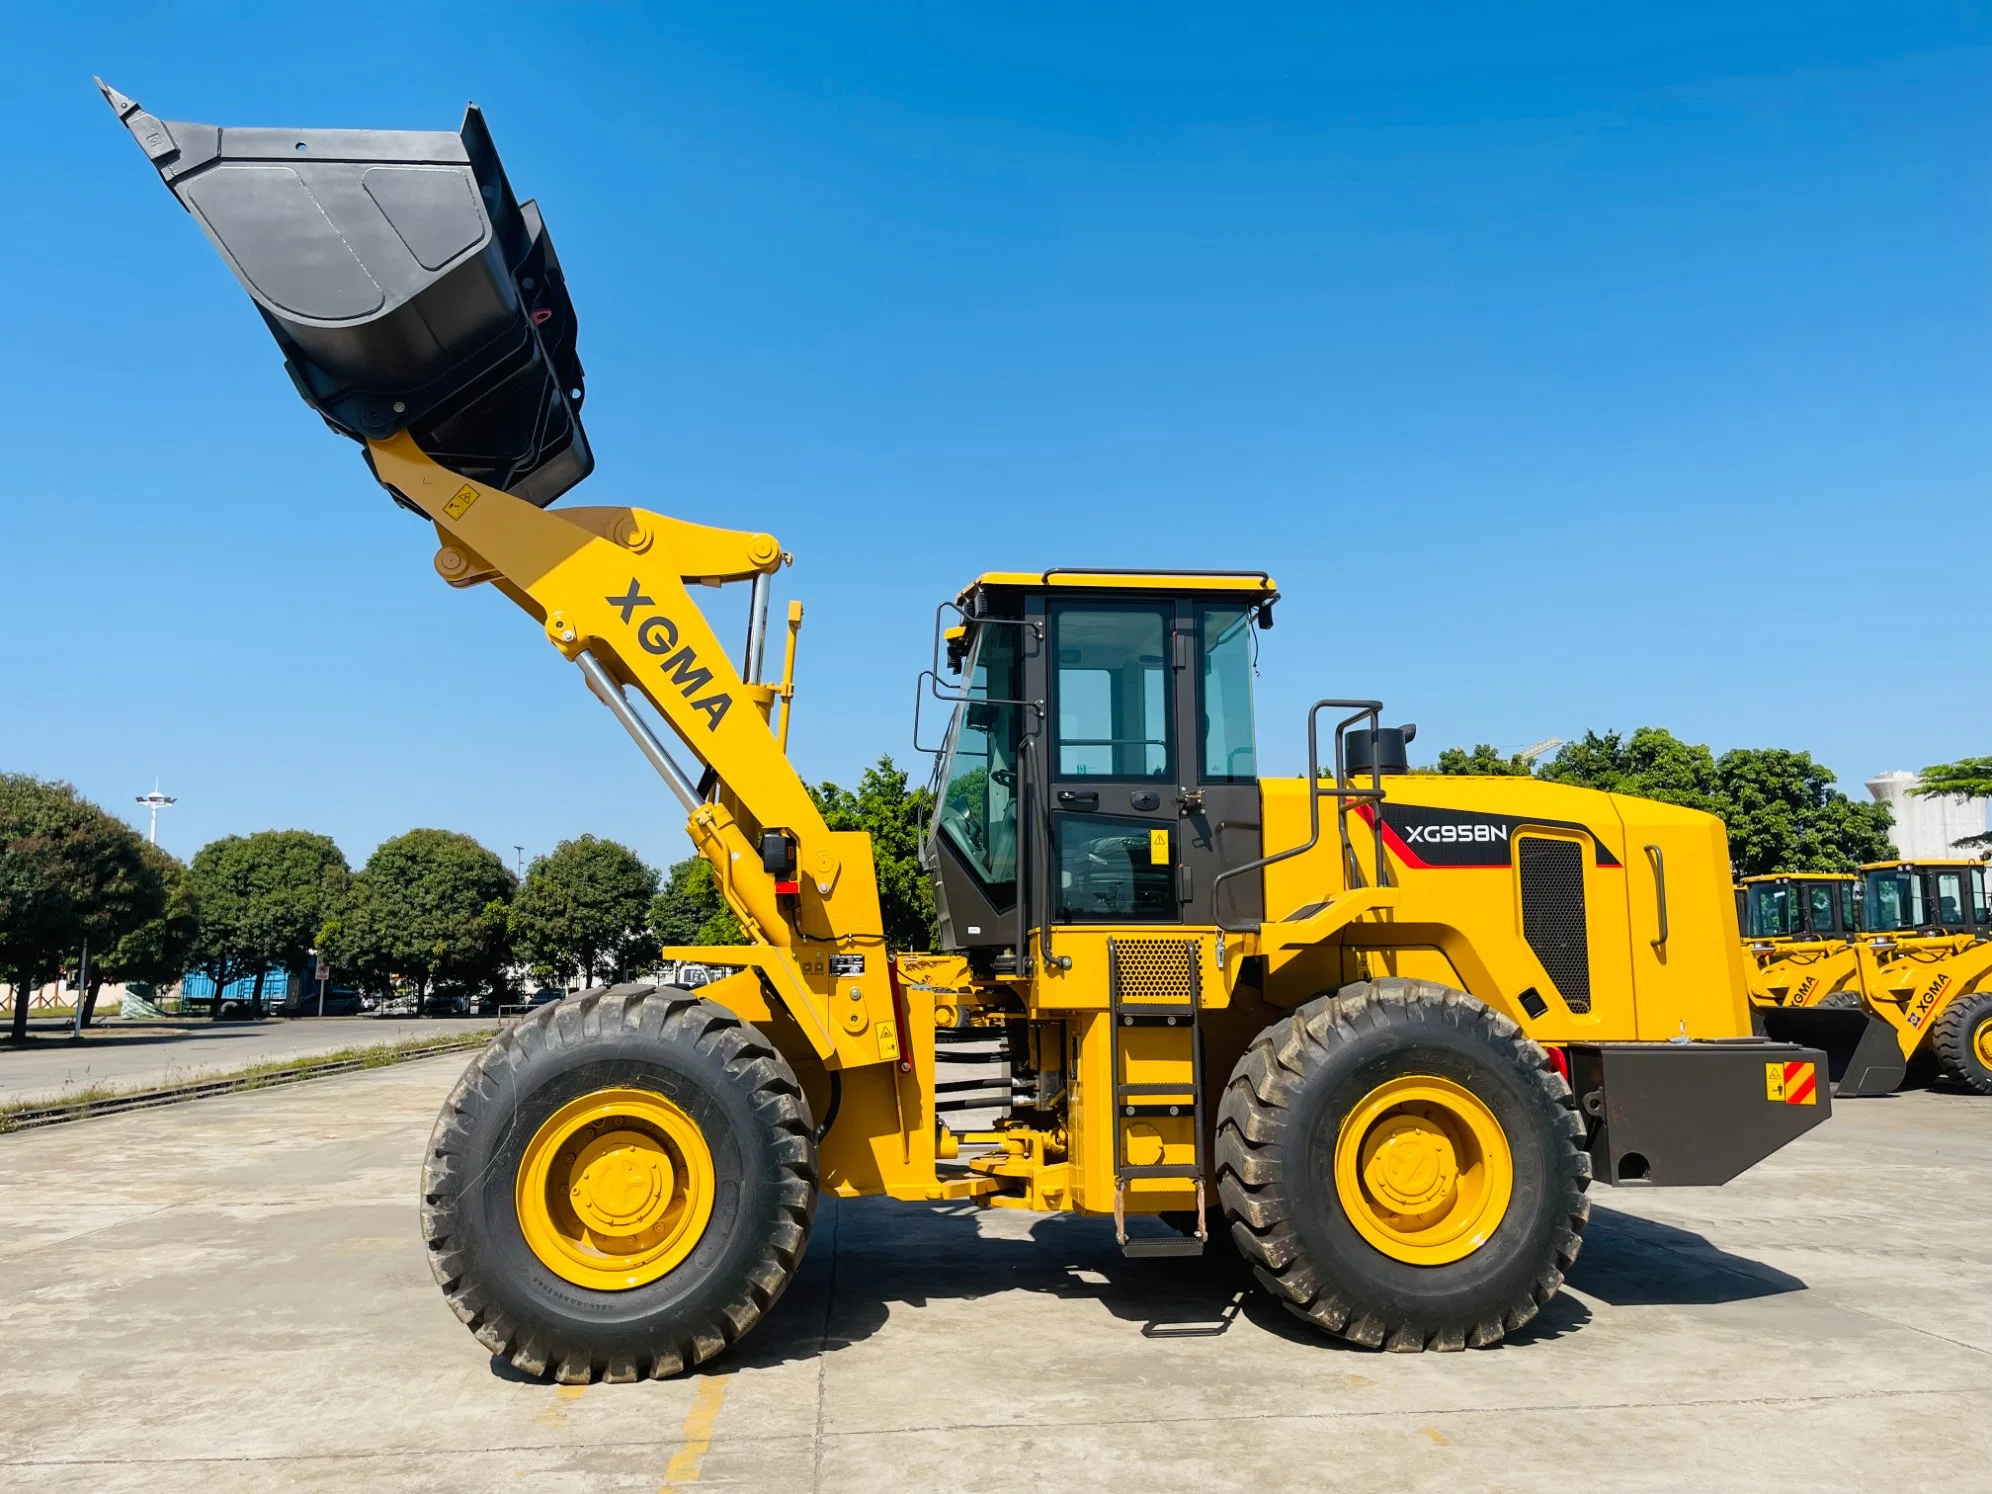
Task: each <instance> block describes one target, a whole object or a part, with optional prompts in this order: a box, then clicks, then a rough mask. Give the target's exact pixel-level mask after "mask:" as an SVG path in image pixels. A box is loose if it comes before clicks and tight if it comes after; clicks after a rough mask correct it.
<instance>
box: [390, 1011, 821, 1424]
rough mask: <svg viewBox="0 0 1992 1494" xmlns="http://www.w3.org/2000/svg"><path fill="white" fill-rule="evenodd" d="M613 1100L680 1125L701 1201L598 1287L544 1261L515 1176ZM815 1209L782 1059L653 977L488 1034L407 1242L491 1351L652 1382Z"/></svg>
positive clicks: (789, 1271)
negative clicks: (691, 1223) (700, 1183)
mask: <svg viewBox="0 0 1992 1494" xmlns="http://www.w3.org/2000/svg"><path fill="white" fill-rule="evenodd" d="M615 1094H622V1095H626V1096H632V1095H633V1096H636V1097H639V1098H640V1101H641V1103H643V1104H649V1105H653V1106H655V1107H656V1108H657V1110H658V1111H659V1113H665V1114H668V1115H671V1116H673V1117H678V1118H682V1119H681V1120H678V1121H677V1122H676V1123H678V1124H681V1125H688V1126H690V1127H691V1132H690V1133H689V1134H690V1136H691V1138H692V1139H691V1143H690V1150H691V1151H692V1152H694V1153H697V1154H698V1170H699V1171H700V1172H701V1174H702V1175H703V1176H704V1178H705V1180H706V1183H705V1186H704V1187H703V1189H702V1192H701V1195H700V1196H701V1197H702V1198H703V1199H704V1206H705V1207H706V1208H707V1209H709V1210H710V1213H709V1217H702V1218H701V1219H700V1221H699V1222H698V1224H697V1226H696V1229H694V1230H692V1231H691V1239H690V1242H689V1243H688V1244H687V1247H686V1253H685V1254H684V1255H683V1257H682V1259H679V1260H678V1261H677V1263H676V1264H674V1265H670V1266H669V1267H668V1268H665V1269H663V1271H662V1274H661V1275H658V1276H656V1277H655V1278H654V1279H648V1280H644V1281H642V1283H641V1284H640V1285H636V1286H632V1287H629V1288H627V1289H616V1290H600V1289H596V1288H594V1287H590V1286H587V1285H581V1284H577V1282H576V1280H575V1276H576V1271H575V1269H574V1268H572V1267H568V1268H565V1269H563V1270H561V1271H556V1270H554V1269H549V1265H548V1257H549V1254H550V1253H551V1252H550V1250H549V1247H547V1246H546V1245H545V1244H544V1243H543V1241H544V1239H545V1237H546V1229H547V1226H546V1224H545V1222H544V1221H543V1220H536V1221H535V1229H536V1230H537V1233H536V1234H535V1235H534V1236H533V1237H532V1238H531V1239H529V1237H528V1229H527V1226H526V1225H525V1224H524V1223H522V1219H521V1211H522V1208H529V1207H530V1206H529V1205H526V1204H522V1202H521V1200H522V1199H523V1198H527V1197H529V1196H530V1194H529V1193H528V1192H527V1191H524V1185H522V1184H521V1182H520V1178H521V1168H522V1166H524V1165H525V1159H527V1158H528V1157H529V1156H531V1155H533V1154H534V1153H535V1150H536V1149H539V1148H541V1138H542V1137H544V1136H545V1135H546V1134H547V1128H548V1127H552V1126H557V1125H559V1124H560V1123H561V1117H562V1116H563V1115H565V1114H568V1113H570V1112H571V1111H572V1110H573V1108H574V1107H575V1106H576V1105H577V1104H578V1103H581V1102H583V1101H589V1097H591V1096H596V1095H615ZM590 1103H592V1101H590ZM621 1124H622V1123H621V1122H620V1121H617V1122H606V1123H601V1124H598V1125H593V1126H591V1127H589V1128H585V1129H584V1130H582V1131H581V1132H579V1133H578V1136H579V1138H580V1140H579V1141H577V1142H576V1143H575V1145H577V1146H578V1145H579V1144H580V1143H581V1142H585V1141H586V1140H587V1138H588V1137H590V1136H597V1135H599V1136H601V1137H602V1140H601V1141H600V1142H599V1143H598V1145H599V1146H607V1145H609V1144H610V1143H612V1142H613V1141H614V1140H615V1138H616V1136H617V1135H621V1134H625V1133H623V1132H619V1131H618V1132H613V1134H611V1128H612V1127H614V1126H619V1125H621ZM632 1124H634V1123H632ZM539 1154H540V1155H542V1156H544V1152H543V1151H541V1152H540V1153H539ZM582 1155H583V1156H584V1158H585V1156H586V1155H588V1154H587V1153H583V1154H582ZM570 1160H571V1158H570ZM612 1160H613V1159H612ZM679 1162H680V1164H681V1165H680V1167H679V1168H678V1175H680V1176H682V1175H684V1174H686V1172H687V1164H686V1163H685V1158H684V1157H683V1156H682V1155H681V1156H680V1158H679ZM661 1175H662V1176H663V1177H665V1178H667V1179H669V1178H672V1177H673V1175H674V1174H673V1170H672V1169H671V1167H670V1166H668V1165H667V1166H665V1167H664V1168H662V1169H661ZM576 1176H578V1174H577V1175H576ZM666 1186H669V1185H668V1184H667V1185H666ZM679 1186H681V1187H686V1188H689V1187H690V1186H691V1185H690V1184H688V1183H681V1184H679ZM558 1189H559V1185H555V1195H557V1194H558ZM578 1192H579V1189H578V1186H577V1196H578ZM550 1196H554V1195H550ZM815 1213H816V1142H815V1139H814V1136H813V1134H812V1131H811V1128H810V1124H809V1115H808V1110H807V1106H806V1104H805V1101H804V1099H803V1094H802V1087H801V1086H800V1085H799V1084H798V1083H797V1082H796V1077H795V1073H794V1071H793V1070H791V1069H790V1067H789V1065H788V1063H787V1061H786V1060H785V1059H783V1058H782V1056H781V1055H780V1054H779V1053H778V1052H776V1051H775V1049H774V1047H773V1045H772V1044H770V1043H769V1042H767V1040H766V1039H765V1038H763V1037H762V1036H761V1034H760V1033H759V1032H757V1031H756V1030H755V1029H754V1028H752V1027H751V1026H749V1025H748V1024H746V1023H745V1022H742V1021H741V1020H740V1018H738V1017H736V1016H734V1015H733V1013H731V1012H729V1011H727V1010H726V1009H725V1008H724V1007H721V1006H719V1005H717V1004H715V1003H713V1002H710V1001H704V1000H701V999H700V998H698V997H696V996H694V995H692V994H691V993H689V992H687V991H683V990H680V989H677V988H675V987H669V986H648V985H629V986H616V987H612V988H610V989H607V990H597V991H590V992H586V993H584V994H582V995H579V996H575V997H572V998H570V999H568V1000H566V1001H562V1002H558V1003H555V1004H553V1005H550V1006H546V1007H543V1008H541V1009H540V1010H539V1011H538V1012H536V1013H534V1014H533V1015H532V1016H530V1017H528V1018H526V1019H525V1020H524V1021H523V1022H521V1023H519V1024H518V1025H517V1026H515V1027H512V1028H508V1029H507V1030H505V1031H503V1032H501V1033H500V1034H499V1035H498V1037H497V1038H496V1039H494V1040H493V1042H492V1043H491V1045H490V1046H489V1047H488V1048H486V1049H485V1050H484V1052H483V1053H482V1054H480V1055H479V1057H478V1058H477V1061H476V1062H474V1063H473V1064H471V1066H470V1067H469V1068H468V1069H467V1070H466V1071H465V1072H464V1075H463V1078H462V1079H461V1080H459V1081H458V1083H457V1086H456V1089H455V1091H454V1092H453V1093H452V1094H451V1095H450V1098H449V1100H448V1101H447V1102H446V1103H445V1104H444V1106H443V1110H442V1114H441V1115H440V1116H439V1117H437V1120H436V1129H435V1132H434V1134H433V1135H432V1136H431V1138H430V1142H429V1151H428V1155H427V1159H426V1162H425V1164H424V1166H423V1171H422V1228H423V1238H424V1239H425V1240H426V1241H427V1243H428V1248H429V1266H430V1269H431V1271H433V1272H434V1274H435V1278H436V1281H437V1283H438V1284H439V1285H440V1286H441V1287H442V1289H443V1294H444V1296H445V1297H446V1298H447V1299H448V1301H449V1304H450V1308H451V1310H452V1311H454V1312H455V1313H456V1315H457V1317H458V1318H459V1319H461V1320H462V1321H463V1323H464V1325H465V1326H466V1327H468V1328H469V1329H470V1331H471V1332H472V1333H473V1334H474V1335H475V1336H476V1338H477V1341H478V1342H479V1343H481V1344H482V1345H484V1347H485V1348H487V1349H489V1350H490V1351H491V1353H492V1354H494V1355H496V1356H497V1357H499V1358H501V1359H505V1360H508V1361H509V1362H510V1363H511V1364H512V1365H513V1366H514V1367H515V1368H517V1369H520V1370H523V1371H524V1372H526V1373H527V1374H530V1375H547V1374H551V1375H552V1377H553V1378H554V1379H556V1380H558V1381H560V1382H561V1383H562V1384H564V1385H585V1384H587V1383H589V1382H590V1381H592V1380H596V1379H603V1380H612V1381H629V1380H636V1379H640V1378H644V1377H650V1378H655V1379H663V1378H666V1377H668V1376H671V1375H675V1374H679V1373H681V1372H682V1371H684V1370H686V1369H689V1368H690V1367H691V1366H693V1365H695V1364H700V1363H703V1362H704V1361H706V1360H708V1359H711V1358H712V1357H714V1356H715V1355H717V1354H719V1353H720V1352H722V1351H723V1350H724V1349H726V1348H727V1347H728V1346H729V1345H731V1344H734V1343H737V1342H738V1341H739V1340H740V1338H741V1337H742V1336H743V1335H745V1334H746V1333H747V1332H748V1330H750V1329H751V1328H752V1327H753V1326H754V1325H755V1323H757V1322H758V1321H760V1319H761V1317H762V1315H763V1314H764V1313H766V1312H767V1310H768V1309H769V1308H771V1307H772V1306H774V1304H775V1302H776V1300H777V1299H779V1298H780V1296H781V1294H782V1292H783V1290H784V1289H785V1288H786V1287H787V1286H788V1283H789V1281H790V1279H791V1278H792V1277H793V1276H794V1274H795V1270H796V1267H797V1266H798V1265H800V1264H801V1261H802V1255H803V1250H804V1247H805V1246H806V1245H807V1243H808V1240H809V1229H810V1225H811V1223H812V1221H813V1220H814V1218H815ZM536 1241H537V1242H542V1243H536ZM556 1259H557V1257H556Z"/></svg>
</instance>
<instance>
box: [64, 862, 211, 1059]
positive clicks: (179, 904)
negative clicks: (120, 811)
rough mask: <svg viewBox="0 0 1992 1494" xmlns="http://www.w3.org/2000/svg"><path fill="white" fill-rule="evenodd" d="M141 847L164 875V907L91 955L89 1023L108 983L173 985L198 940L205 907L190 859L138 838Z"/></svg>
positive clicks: (156, 870)
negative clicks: (189, 869)
mask: <svg viewBox="0 0 1992 1494" xmlns="http://www.w3.org/2000/svg"><path fill="white" fill-rule="evenodd" d="M133 839H134V840H137V836H136V835H134V836H133ZM138 850H139V854H140V855H141V856H142V857H143V858H144V859H145V861H146V863H147V864H148V866H150V868H151V870H152V873H153V875H154V876H156V877H157V878H158V880H159V885H160V888H161V890H162V896H161V899H160V906H159V911H158V913H157V914H156V915H154V916H153V917H151V918H146V919H143V920H142V921H138V922H134V923H132V925H131V926H130V927H129V928H128V929H127V930H125V932H124V933H122V934H121V935H120V936H119V938H118V939H117V940H116V941H115V942H114V943H112V944H111V945H110V947H109V948H108V949H107V950H106V951H105V952H104V954H103V956H102V957H101V958H99V957H98V956H97V955H95V954H94V953H93V954H92V955H91V957H90V976H89V981H88V991H87V995H86V997H85V1000H84V1005H83V1025H84V1026H85V1027H88V1026H89V1025H90V1023H91V1021H92V1020H94V1019H95V1017H96V1014H97V997H98V994H99V993H100V992H101V991H102V990H103V988H104V985H105V983H106V982H120V983H123V984H125V985H130V986H138V987H141V988H154V987H158V986H166V985H171V984H172V983H173V982H174V981H176V980H178V979H180V977H181V976H183V975H185V974H186V973H187V971H188V969H189V968H190V964H191V961H192V958H193V952H194V941H195V939H196V938H198V936H199V934H200V906H199V904H198V903H197V902H196V901H195V898H194V885H193V879H192V878H191V877H190V876H189V875H188V873H187V868H186V865H185V863H183V862H181V861H180V860H178V859H177V858H175V857H173V856H169V855H168V854H167V853H166V852H164V851H162V850H160V849H159V847H157V846H155V845H152V844H150V843H148V842H146V841H143V840H140V841H138Z"/></svg>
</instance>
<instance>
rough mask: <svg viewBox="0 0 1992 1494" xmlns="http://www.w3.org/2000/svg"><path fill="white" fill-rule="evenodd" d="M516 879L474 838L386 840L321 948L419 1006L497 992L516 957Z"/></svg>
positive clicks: (359, 976)
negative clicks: (431, 998) (462, 994)
mask: <svg viewBox="0 0 1992 1494" xmlns="http://www.w3.org/2000/svg"><path fill="white" fill-rule="evenodd" d="M517 886H518V882H517V879H516V878H515V877H514V876H513V875H512V873H511V870H510V869H509V868H508V867H507V866H506V865H505V863H504V862H503V861H501V860H499V859H498V857H497V856H496V855H494V854H493V853H492V852H491V851H488V850H486V849H485V848H484V847H483V846H481V845H479V844H478V843H477V842H476V841H474V840H472V839H471V838H470V837H469V836H468V835H459V834H457V833H456V832H455V831H451V830H410V831H409V832H408V833H407V834H406V835H398V836H396V837H395V838H394V839H392V840H387V841H382V842H381V844H380V845H379V846H378V847H377V848H376V849H375V851H374V853H373V855H371V856H369V857H368V858H367V864H366V866H365V867H364V868H362V869H361V871H360V872H359V874H358V875H357V876H355V877H354V878H353V879H352V885H351V887H350V888H349V889H348V891H347V894H346V898H345V900H344V902H343V903H342V904H341V905H340V907H339V910H338V912H337V913H336V914H335V915H334V916H333V917H332V918H331V920H330V921H329V922H328V923H327V924H326V925H325V927H324V929H323V930H322V931H321V933H320V936H319V947H320V948H321V949H322V950H324V951H325V953H326V955H327V957H328V958H329V959H330V960H331V962H332V963H333V964H334V965H336V966H338V967H339V969H341V970H342V971H344V972H346V973H347V974H348V975H350V976H353V977H354V978H355V979H356V980H357V981H358V982H359V983H360V984H361V985H362V986H364V987H366V988H367V989H369V990H373V991H376V992H379V993H381V994H383V995H384V994H387V993H388V992H389V991H390V990H392V989H393V987H394V984H395V983H396V982H399V983H400V984H401V986H402V987H403V989H405V990H406V991H407V992H408V993H409V994H411V995H412V996H414V998H415V1002H416V1010H417V1011H418V1012H419V1011H420V1010H421V1008H422V1003H423V1001H424V999H425V998H426V997H427V996H428V994H429V992H430V990H431V988H432V987H434V986H437V985H452V986H461V987H465V988H476V987H483V988H485V989H487V990H492V991H496V990H499V989H501V988H502V987H503V985H504V981H505V964H506V961H507V959H508V957H509V955H510V939H509V934H508V925H509V916H508V915H509V909H510V905H511V901H512V897H513V894H514V893H515V891H516V890H517Z"/></svg>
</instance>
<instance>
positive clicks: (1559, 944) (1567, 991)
mask: <svg viewBox="0 0 1992 1494" xmlns="http://www.w3.org/2000/svg"><path fill="white" fill-rule="evenodd" d="M1515 856H1516V865H1517V866H1518V867H1519V868H1520V870H1521V876H1522V934H1523V936H1524V937H1525V938H1526V939H1527V940H1528V941H1529V948H1530V949H1532V950H1534V951H1535V956H1536V958H1537V959H1539V960H1541V961H1542V968H1543V969H1544V970H1546V971H1548V972H1549V978H1550V980H1552V981H1553V982H1555V984H1556V992H1557V994H1558V995H1559V996H1561V997H1562V998H1563V1004H1564V1005H1565V1006H1567V1007H1569V1008H1570V1010H1572V1011H1573V1012H1588V1011H1589V1010H1590V1009H1591V948H1590V940H1589V935H1588V928H1587V925H1586V923H1585V919H1584V847H1582V846H1581V845H1579V844H1578V843H1577V842H1576V841H1574V840H1550V839H1548V838H1546V837H1543V836H1538V835H1525V836H1521V837H1520V838H1518V839H1517V841H1516V842H1515Z"/></svg>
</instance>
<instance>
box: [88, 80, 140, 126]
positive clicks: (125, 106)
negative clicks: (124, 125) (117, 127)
mask: <svg viewBox="0 0 1992 1494" xmlns="http://www.w3.org/2000/svg"><path fill="white" fill-rule="evenodd" d="M90 81H91V82H93V83H95V84H96V85H97V91H98V92H99V93H101V94H103V96H104V102H105V103H107V104H109V105H110V106H111V107H112V108H113V109H115V110H116V111H117V116H118V118H119V119H123V118H125V117H126V116H127V115H129V114H135V113H137V112H138V100H137V99H129V98H126V97H125V96H124V95H123V94H121V93H119V92H118V91H117V90H116V89H115V88H113V87H111V85H110V84H108V83H106V82H105V81H104V80H103V79H102V78H92V79H91V80H90Z"/></svg>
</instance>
